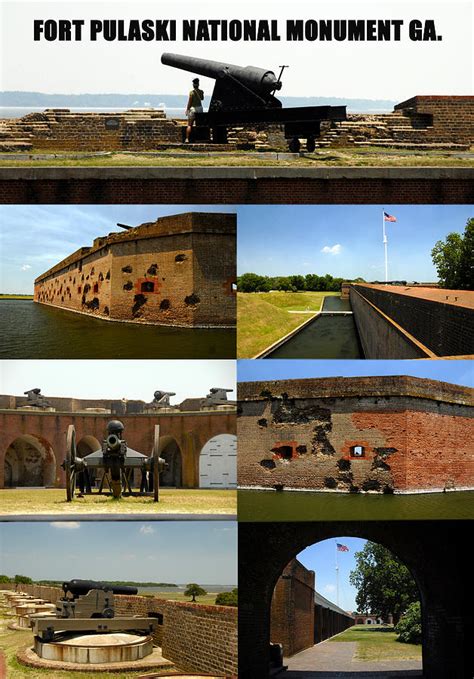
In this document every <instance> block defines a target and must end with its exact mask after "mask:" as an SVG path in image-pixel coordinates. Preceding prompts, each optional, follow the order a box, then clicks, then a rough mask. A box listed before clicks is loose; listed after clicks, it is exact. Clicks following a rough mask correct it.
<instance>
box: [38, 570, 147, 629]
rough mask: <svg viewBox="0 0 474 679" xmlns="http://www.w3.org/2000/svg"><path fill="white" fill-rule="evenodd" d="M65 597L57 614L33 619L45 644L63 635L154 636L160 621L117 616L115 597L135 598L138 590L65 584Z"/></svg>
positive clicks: (73, 582)
mask: <svg viewBox="0 0 474 679" xmlns="http://www.w3.org/2000/svg"><path fill="white" fill-rule="evenodd" d="M62 589H63V592H64V596H62V597H61V598H60V599H58V601H57V602H56V615H55V616H51V617H49V616H48V617H44V616H42V617H35V616H32V617H31V619H30V624H31V627H32V629H33V633H34V635H35V636H36V637H39V638H40V639H41V640H43V641H53V640H54V638H55V635H56V634H57V633H59V632H61V633H67V632H69V633H70V632H100V633H101V634H102V633H107V632H117V631H122V632H125V631H131V630H134V631H137V632H141V633H145V634H151V633H152V632H153V630H154V629H155V628H156V626H157V624H158V620H157V619H156V618H141V617H128V618H127V617H120V616H116V615H115V602H114V594H122V595H134V594H137V592H138V589H137V588H136V587H129V586H127V585H113V584H109V583H107V582H94V581H93V580H69V581H68V582H63V586H62Z"/></svg>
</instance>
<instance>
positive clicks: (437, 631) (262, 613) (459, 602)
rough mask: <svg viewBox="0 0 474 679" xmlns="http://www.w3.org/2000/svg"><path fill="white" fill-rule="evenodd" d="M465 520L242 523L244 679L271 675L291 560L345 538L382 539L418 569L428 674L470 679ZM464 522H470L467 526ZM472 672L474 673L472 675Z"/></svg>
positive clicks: (432, 678) (241, 653)
mask: <svg viewBox="0 0 474 679" xmlns="http://www.w3.org/2000/svg"><path fill="white" fill-rule="evenodd" d="M466 523H467V522H463V521H459V520H458V521H448V520H445V521H436V522H435V521H415V520H413V521H390V522H382V521H366V522H363V523H362V522H354V521H337V520H336V521H331V522H327V521H319V522H318V521H315V522H286V523H283V522H278V523H276V522H258V523H250V522H241V523H240V524H239V583H241V585H240V587H239V659H241V660H240V671H239V677H240V679H250V678H252V679H253V678H254V677H259V678H262V679H265V678H266V677H268V676H269V666H270V665H269V661H270V607H271V599H272V595H273V590H274V587H275V585H276V582H277V580H278V578H279V576H280V574H281V573H282V571H283V569H284V567H285V566H286V564H288V563H289V562H290V561H291V559H293V558H295V557H296V556H297V554H299V553H300V552H301V551H303V549H305V548H306V547H307V546H308V545H311V544H314V543H316V542H320V541H321V540H325V539H329V538H336V537H338V536H340V535H348V536H351V537H359V538H363V539H366V540H371V541H372V542H376V543H379V544H381V545H383V546H384V547H386V548H387V549H389V550H390V551H392V552H393V553H394V554H395V555H396V556H397V557H398V558H399V559H400V560H402V561H403V563H404V564H405V565H406V566H407V568H408V569H409V570H410V572H411V573H412V575H413V577H414V578H415V581H416V583H417V586H418V589H419V592H420V600H421V606H422V635H423V676H424V677H425V678H426V679H443V678H444V677H448V676H449V677H456V679H461V678H462V677H465V676H470V674H469V673H470V672H471V668H472V653H471V648H470V636H469V629H468V622H469V621H470V619H471V611H470V601H468V598H467V597H466V595H465V583H466V582H469V581H470V577H471V573H470V570H471V569H470V563H469V562H468V561H467V560H466V555H465V535H466V525H465V524H466ZM463 524H464V525H463ZM471 674H472V672H471Z"/></svg>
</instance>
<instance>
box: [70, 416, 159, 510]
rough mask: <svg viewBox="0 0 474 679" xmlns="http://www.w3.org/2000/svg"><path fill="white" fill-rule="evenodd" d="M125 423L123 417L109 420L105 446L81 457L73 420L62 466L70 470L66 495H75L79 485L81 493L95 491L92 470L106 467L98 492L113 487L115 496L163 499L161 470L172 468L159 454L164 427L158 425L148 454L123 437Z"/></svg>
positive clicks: (103, 470) (156, 500)
mask: <svg viewBox="0 0 474 679" xmlns="http://www.w3.org/2000/svg"><path fill="white" fill-rule="evenodd" d="M123 430H124V426H123V424H122V423H121V422H119V420H111V421H110V422H109V423H108V424H107V432H106V437H105V439H104V440H103V441H102V447H101V448H100V449H99V450H96V451H94V452H92V453H90V454H89V455H86V456H85V457H82V458H81V457H79V456H78V454H77V448H76V430H75V428H74V425H73V424H70V425H69V427H68V430H67V436H66V456H65V458H64V461H63V463H62V465H61V467H62V468H63V469H64V471H65V473H66V497H67V501H68V502H71V501H72V500H73V499H74V491H75V489H76V486H77V487H78V489H79V491H80V492H81V493H86V494H91V493H92V483H91V474H92V473H97V472H100V471H102V477H101V478H100V482H99V489H98V492H99V494H100V493H103V492H104V488H107V487H108V488H109V491H110V493H111V494H112V495H113V497H115V498H120V497H122V495H124V496H125V495H142V496H146V495H153V499H154V501H155V502H158V501H159V488H160V473H161V472H163V471H165V469H167V468H168V464H167V462H166V461H165V460H164V459H163V458H161V457H160V456H159V453H158V450H159V442H160V427H159V425H155V432H154V442H153V450H152V452H151V455H150V456H148V455H144V454H143V453H139V452H138V451H137V450H133V448H130V447H129V446H128V445H127V442H126V441H125V440H124V439H123V438H122V436H123ZM136 472H138V473H139V474H140V488H139V490H133V487H134V485H135V473H136Z"/></svg>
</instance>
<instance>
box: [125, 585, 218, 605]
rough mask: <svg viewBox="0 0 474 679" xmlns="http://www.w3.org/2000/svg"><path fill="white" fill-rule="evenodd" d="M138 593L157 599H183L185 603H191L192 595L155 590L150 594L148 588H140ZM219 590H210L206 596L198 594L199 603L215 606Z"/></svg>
mask: <svg viewBox="0 0 474 679" xmlns="http://www.w3.org/2000/svg"><path fill="white" fill-rule="evenodd" d="M138 594H139V595H141V596H154V597H156V598H157V599H171V601H183V602H184V603H191V597H189V596H184V594H183V592H154V593H153V594H149V593H148V592H147V590H146V589H145V590H143V592H141V591H140V588H138ZM216 596H217V592H208V593H207V594H205V595H204V596H198V597H197V598H196V603H197V604H205V605H207V606H214V605H215V603H216Z"/></svg>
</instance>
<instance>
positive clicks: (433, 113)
mask: <svg viewBox="0 0 474 679" xmlns="http://www.w3.org/2000/svg"><path fill="white" fill-rule="evenodd" d="M395 111H402V112H403V113H404V114H405V115H406V116H407V117H408V118H409V119H412V120H413V121H414V123H415V124H416V121H417V120H419V119H420V118H422V117H424V118H425V120H426V121H427V122H428V124H429V128H428V129H426V130H424V134H425V135H426V137H427V138H428V139H429V140H430V141H432V142H437V141H441V142H448V141H451V142H455V143H468V144H470V143H472V142H473V141H474V97H471V96H416V97H412V98H411V99H407V100H406V101H403V102H401V103H400V104H397V105H396V106H395Z"/></svg>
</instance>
